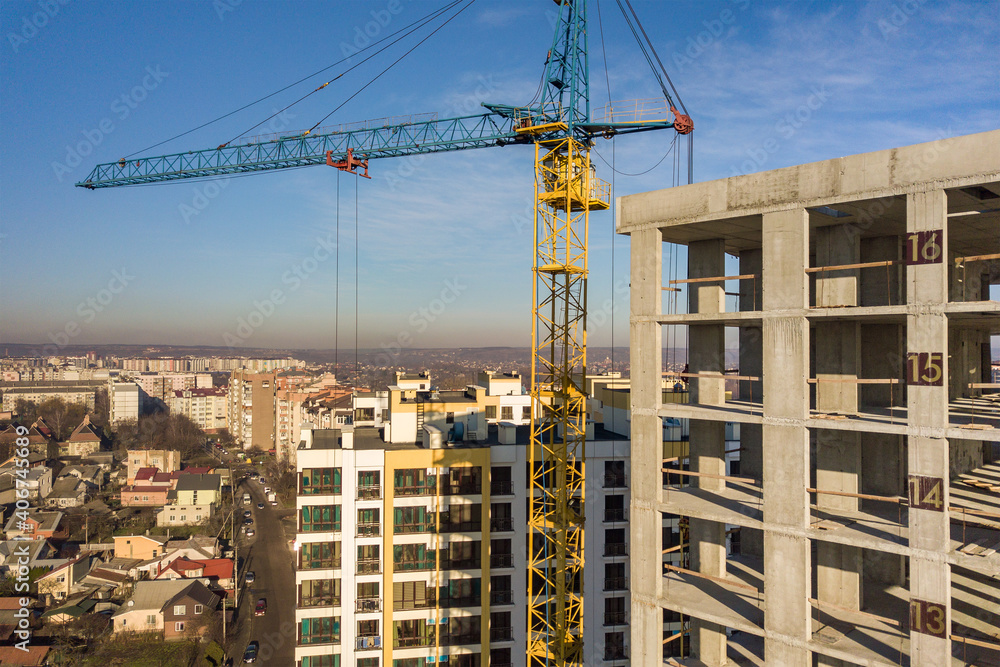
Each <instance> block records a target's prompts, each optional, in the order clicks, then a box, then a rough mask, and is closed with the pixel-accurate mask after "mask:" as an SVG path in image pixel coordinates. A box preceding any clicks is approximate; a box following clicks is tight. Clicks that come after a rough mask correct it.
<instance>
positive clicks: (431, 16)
mask: <svg viewBox="0 0 1000 667" xmlns="http://www.w3.org/2000/svg"><path fill="white" fill-rule="evenodd" d="M473 1H474V0H473ZM461 2H462V0H454V1H453V2H451V3H450V4H448V5H446V6H444V7H442V8H441V9H440V10H438V11H436V12H432V13H431V14H428V15H427V17H425V18H424V19H421V20H420V21H416V22H415V23H411V24H410V25H411V26H414V27H413V28H412V29H410V30H409V31H408V32H406V33H404V34H402V35H400V36H399V37H397V38H396V39H394V40H392V41H391V42H389V43H388V44H386V45H385V46H383V47H382V48H380V49H378V50H377V51H375V52H374V53H372V54H371V55H369V56H368V57H366V58H364V59H363V60H361V61H359V62H357V63H355V64H353V65H351V66H350V67H348V68H347V69H346V70H344V71H343V72H341V73H340V74H338V75H337V76H335V77H333V78H332V79H330V80H329V81H327V82H326V83H324V84H323V85H321V86H319V87H317V88H316V89H315V90H312V91H310V92H308V93H306V94H305V95H303V96H302V97H300V98H299V99H297V100H295V101H294V102H292V103H291V104H289V105H287V106H286V107H284V108H282V109H279V110H278V111H275V112H274V113H272V114H271V115H270V116H268V117H267V118H265V119H264V120H262V121H260V122H259V123H257V124H256V125H254V126H253V127H250V128H248V129H246V130H244V131H243V132H241V133H240V134H238V135H236V136H235V137H233V138H232V139H230V140H229V141H227V142H226V143H224V144H222V145H221V146H219V148H220V149H222V148H225V147H226V146H228V145H229V144H231V143H233V142H234V141H236V140H237V139H239V138H240V137H242V136H246V135H247V134H248V133H250V132H252V131H253V130H255V129H257V128H258V127H260V126H261V125H263V124H264V123H266V122H267V121H269V120H271V119H272V118H274V117H275V116H278V115H280V114H282V113H284V112H285V111H287V110H289V109H291V108H292V107H293V106H295V105H296V104H298V103H299V102H302V101H303V100H305V99H306V98H308V97H310V96H312V95H314V94H315V93H318V92H319V91H321V90H323V89H324V88H326V87H327V86H329V85H330V84H331V83H333V82H334V81H336V80H337V79H339V78H340V77H342V76H344V75H345V74H347V73H349V72H351V71H353V70H355V69H357V68H358V67H361V66H362V65H364V64H365V63H366V62H368V61H369V60H371V59H372V58H375V57H376V56H378V55H380V54H382V53H383V52H384V51H386V50H387V49H388V48H389V47H390V46H394V45H396V44H398V43H399V42H401V41H402V40H403V39H404V38H406V37H409V36H410V35H412V34H413V33H415V32H416V31H417V30H420V29H421V28H423V27H424V26H426V25H427V24H428V23H430V22H431V21H433V20H434V19H436V18H438V17H440V16H441V15H442V14H444V13H445V12H446V11H448V10H449V9H451V8H453V7H454V6H456V5H458V4H459V3H461ZM459 13H461V12H459ZM457 15H458V14H456V15H455V16H457ZM452 18H455V17H454V16H453V17H452ZM448 21H451V19H448ZM448 21H445V23H444V24H443V25H442V26H440V27H439V28H438V29H437V30H440V29H441V28H442V27H444V25H447V23H448ZM417 24H419V25H417ZM408 27H409V26H408ZM404 30H406V29H405V28H404ZM437 30H435V31H434V32H437ZM400 32H403V31H402V30H400V31H397V32H395V33H393V34H394V35H396V34H399V33H400ZM434 32H432V33H431V35H433V34H434ZM428 37H430V35H428ZM387 39H388V38H387ZM424 39H425V40H426V37H425V38H424ZM381 41H384V40H381ZM420 43H423V41H421V42H420ZM418 46H419V44H418ZM411 50H412V49H411ZM344 60H345V59H342V60H341V61H340V62H343V61H344ZM396 62H399V61H396ZM393 65H395V63H393ZM390 67H391V65H390ZM327 69H329V68H327ZM382 73H383V74H384V73H385V71H383V72H382ZM379 76H381V74H380V75H379ZM375 78H378V77H375ZM372 81H374V79H373V80H372ZM368 83H369V84H371V81H369V82H368ZM366 87H367V86H366ZM361 90H364V88H362V89H361ZM361 90H359V91H357V93H355V94H354V95H357V94H358V93H360V92H361ZM354 95H352V96H351V97H349V98H347V100H345V101H344V103H345V104H346V103H347V102H349V101H350V100H351V99H353V97H354ZM341 106H343V105H341ZM337 108H338V109H339V108H340V107H337ZM331 113H332V112H331ZM327 117H329V116H327ZM324 120H325V119H324ZM322 122H323V121H320V123H322ZM317 125H319V123H317V124H316V125H314V126H313V127H311V128H310V129H309V130H307V131H306V132H305V133H304V134H309V133H310V132H312V131H313V130H314V129H316V126H317Z"/></svg>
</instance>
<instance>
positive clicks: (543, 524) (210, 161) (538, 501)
mask: <svg viewBox="0 0 1000 667" xmlns="http://www.w3.org/2000/svg"><path fill="white" fill-rule="evenodd" d="M554 1H555V3H556V5H557V7H558V10H557V13H558V17H557V20H556V22H555V32H554V35H553V38H552V45H551V48H550V49H549V51H548V54H547V58H546V65H545V77H544V80H543V81H544V85H543V90H542V94H541V98H540V101H538V102H537V103H533V104H531V105H528V106H514V105H504V104H486V103H484V104H483V106H484V107H485V108H486V109H487V113H483V114H478V115H469V116H461V117H456V118H446V119H436V118H434V119H432V120H423V121H420V122H412V123H398V124H386V125H380V126H377V127H375V126H373V127H367V126H365V127H362V128H356V129H344V130H338V131H333V132H325V133H324V132H319V133H315V134H314V133H312V132H310V131H307V132H298V133H294V134H288V135H284V136H278V137H275V138H272V139H268V140H263V141H252V142H246V143H242V144H238V145H228V144H223V145H222V146H218V147H217V148H210V149H205V150H194V151H187V152H183V153H175V154H172V155H161V156H154V157H141V158H137V159H132V158H130V159H125V158H122V159H120V160H118V161H116V162H109V163H105V164H99V165H97V166H96V167H94V169H93V171H91V173H90V174H89V175H88V176H87V178H86V179H85V180H83V181H81V182H79V183H76V185H77V186H78V187H83V188H88V189H92V190H96V189H99V188H110V187H119V186H128V185H141V184H149V183H158V182H164V181H179V180H185V179H191V178H212V177H221V176H229V175H233V174H247V173H252V172H259V171H273V170H277V169H286V168H291V167H303V166H310V165H328V166H331V167H335V168H337V169H340V170H342V171H346V172H349V173H353V174H356V175H359V176H365V177H367V176H368V165H369V162H370V161H371V160H374V159H378V158H388V157H400V156H406V155H415V154H426V153H440V152H445V151H458V150H465V149H471V148H489V147H502V146H506V145H516V144H524V145H533V146H534V149H535V161H534V165H535V166H534V170H535V207H534V208H535V219H534V265H533V273H534V283H533V310H532V336H531V338H532V359H531V402H532V411H531V412H532V418H531V445H530V450H529V465H530V468H529V470H530V472H529V477H530V494H531V495H530V503H529V505H530V507H529V513H528V514H529V516H528V524H529V525H528V528H529V535H528V627H527V637H528V657H529V666H530V667H572V666H576V665H582V664H583V565H584V539H583V537H584V516H585V514H584V490H585V470H584V462H585V438H586V391H585V383H584V378H585V375H586V350H587V340H586V337H587V333H586V330H587V278H588V257H587V250H588V233H589V219H590V218H589V214H590V211H593V210H606V209H607V208H609V206H610V185H609V184H608V183H607V182H605V181H602V180H601V179H599V178H598V177H597V175H596V173H595V169H594V168H593V166H592V165H591V162H590V150H591V147H592V146H593V144H594V142H595V140H596V139H598V138H601V137H604V138H610V137H613V136H615V135H624V134H632V133H636V132H646V131H650V130H659V129H669V128H673V129H674V130H675V131H676V132H677V133H679V134H688V133H690V132H691V131H692V130H693V124H692V122H691V119H690V117H689V116H687V115H686V114H683V113H680V112H678V111H677V109H676V108H675V107H674V104H673V101H672V99H671V98H670V96H669V94H668V93H667V90H666V88H663V92H664V96H665V100H664V101H663V102H661V103H660V104H659V105H658V113H654V114H652V116H651V117H645V116H650V114H644V113H636V112H635V111H634V110H633V108H632V107H627V108H626V113H623V114H619V113H616V111H615V110H614V109H613V108H612V107H610V106H609V108H608V112H607V113H606V114H605V116H604V117H602V118H596V119H595V118H591V106H590V104H591V100H590V83H589V62H588V57H587V2H586V0H554ZM618 2H619V5H621V0H618ZM626 4H628V0H626ZM629 8H630V9H631V6H630V7H629ZM622 9H623V13H624V8H622ZM633 16H634V12H633ZM626 20H628V15H627V14H626ZM630 26H631V23H630ZM631 27H632V28H633V33H635V27H634V26H631ZM636 37H637V38H638V34H637V33H636ZM647 41H648V38H647ZM647 59H649V56H648V54H647ZM650 64H652V61H650ZM661 87H662V82H661ZM668 109H669V112H668ZM671 116H672V117H671Z"/></svg>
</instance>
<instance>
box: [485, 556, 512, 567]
mask: <svg viewBox="0 0 1000 667" xmlns="http://www.w3.org/2000/svg"><path fill="white" fill-rule="evenodd" d="M490 567H491V568H493V569H495V570H497V569H504V568H508V567H514V554H490Z"/></svg>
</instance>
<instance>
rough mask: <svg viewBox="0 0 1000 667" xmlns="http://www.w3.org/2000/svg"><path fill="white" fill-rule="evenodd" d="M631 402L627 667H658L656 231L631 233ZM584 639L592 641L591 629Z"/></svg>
mask: <svg viewBox="0 0 1000 667" xmlns="http://www.w3.org/2000/svg"><path fill="white" fill-rule="evenodd" d="M631 255H632V287H631V305H630V308H631V313H632V316H631V324H630V336H629V338H630V341H629V343H630V346H631V355H630V356H631V368H632V371H631V375H632V380H631V393H632V397H631V401H632V429H631V439H632V444H631V452H632V453H631V456H632V485H631V499H630V504H629V543H630V544H631V547H632V548H631V549H630V551H629V571H630V573H631V579H632V580H631V586H630V590H631V596H630V597H631V602H630V608H631V620H630V626H629V627H630V633H631V642H630V645H631V664H633V665H635V666H636V667H660V665H661V664H662V663H663V648H662V646H661V645H660V642H659V641H649V638H650V637H660V636H662V634H663V612H662V610H661V608H660V606H659V604H658V602H657V600H658V597H659V595H660V591H661V589H662V582H663V575H662V569H663V555H662V553H661V551H662V547H661V545H660V543H661V540H662V523H663V522H662V515H661V514H660V512H659V510H658V509H657V503H658V501H659V497H660V488H661V486H662V476H661V473H660V468H661V467H662V463H661V461H662V458H663V422H662V420H661V419H660V416H659V412H658V410H659V408H660V404H661V402H662V396H661V389H660V386H661V380H660V378H661V372H662V371H661V364H660V356H661V349H662V346H663V345H662V333H661V331H662V329H661V327H660V325H659V324H658V323H657V322H656V320H655V318H656V317H659V316H660V314H661V313H660V310H661V304H662V301H661V289H660V288H661V286H662V280H663V276H662V272H663V259H662V258H663V237H662V235H661V234H660V232H659V231H658V230H655V229H645V230H641V231H636V232H633V233H632V238H631ZM589 635H590V636H597V633H596V632H594V631H593V628H592V629H591V632H590V633H589Z"/></svg>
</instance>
